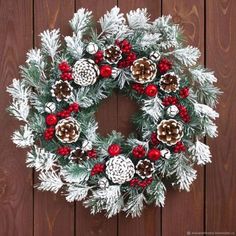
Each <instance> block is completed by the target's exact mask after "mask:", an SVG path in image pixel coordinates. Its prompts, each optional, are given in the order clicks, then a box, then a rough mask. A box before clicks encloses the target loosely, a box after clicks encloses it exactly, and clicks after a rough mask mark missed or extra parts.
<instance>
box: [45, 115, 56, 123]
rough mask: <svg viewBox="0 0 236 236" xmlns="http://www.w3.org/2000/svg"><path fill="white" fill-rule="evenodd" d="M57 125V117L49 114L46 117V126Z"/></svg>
mask: <svg viewBox="0 0 236 236" xmlns="http://www.w3.org/2000/svg"><path fill="white" fill-rule="evenodd" d="M56 123H57V117H56V115H54V114H49V115H47V116H46V124H47V125H55V124H56Z"/></svg>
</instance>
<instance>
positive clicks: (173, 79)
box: [159, 73, 180, 93]
mask: <svg viewBox="0 0 236 236" xmlns="http://www.w3.org/2000/svg"><path fill="white" fill-rule="evenodd" d="M179 80H180V79H179V77H178V76H177V75H175V73H168V74H165V75H162V76H161V79H160V82H159V83H160V88H161V89H162V90H163V91H165V92H166V93H170V92H175V91H176V90H178V89H179Z"/></svg>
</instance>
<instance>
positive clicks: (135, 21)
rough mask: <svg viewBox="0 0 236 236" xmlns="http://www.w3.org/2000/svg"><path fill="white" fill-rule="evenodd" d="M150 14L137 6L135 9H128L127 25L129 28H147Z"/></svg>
mask: <svg viewBox="0 0 236 236" xmlns="http://www.w3.org/2000/svg"><path fill="white" fill-rule="evenodd" d="M149 19H150V16H149V15H148V12H147V9H146V8H144V9H140V8H138V9H137V10H135V11H130V12H129V13H128V14H127V21H128V25H129V27H130V28H131V29H134V30H135V29H147V27H148V21H149Z"/></svg>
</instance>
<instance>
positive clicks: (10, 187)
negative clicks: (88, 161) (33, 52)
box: [0, 0, 236, 236]
mask: <svg viewBox="0 0 236 236" xmlns="http://www.w3.org/2000/svg"><path fill="white" fill-rule="evenodd" d="M116 4H117V5H118V6H119V7H120V8H121V9H122V11H124V12H126V11H129V10H130V9H135V8H138V7H146V8H148V10H149V12H150V13H151V14H152V17H153V18H154V17H157V16H160V15H161V14H171V15H173V18H174V21H175V22H177V23H180V24H181V25H182V26H183V27H184V29H185V32H186V35H187V39H188V41H189V43H191V44H193V45H195V46H197V47H199V48H200V50H201V52H202V57H201V62H202V63H203V64H205V65H206V66H207V67H210V68H211V69H213V70H215V71H216V75H217V77H218V78H219V82H218V86H220V87H221V89H222V90H223V91H224V95H223V96H222V97H221V99H220V105H219V106H218V111H219V112H220V115H221V117H220V119H219V120H218V124H219V126H220V128H219V137H218V139H216V140H214V141H211V140H209V141H208V140H207V142H209V144H210V145H211V148H212V151H213V163H212V164H210V165H208V166H207V167H206V168H198V179H197V181H196V182H195V183H194V184H193V186H192V189H191V192H190V193H186V192H178V191H174V190H172V189H169V191H168V193H167V201H166V206H165V207H164V208H155V207H153V206H151V207H147V208H146V209H145V211H144V212H143V215H142V217H140V218H136V219H131V218H125V216H124V215H122V214H121V215H119V216H117V217H113V218H112V219H109V220H107V219H106V218H105V217H104V216H102V215H97V216H90V214H89V211H88V210H87V209H84V208H83V207H82V206H81V205H80V204H78V203H75V204H73V203H72V204H69V203H67V202H65V200H64V198H63V197H61V196H58V195H54V194H52V193H46V192H39V191H37V190H35V189H33V188H32V186H33V184H34V181H35V180H34V179H35V176H34V173H33V172H32V170H30V169H27V168H26V167H25V164H24V161H25V153H26V152H25V151H22V150H18V149H16V148H15V147H14V145H13V144H12V143H11V141H10V135H11V134H12V132H13V130H14V128H16V127H17V123H16V122H15V121H13V119H10V118H9V116H8V115H7V114H6V113H5V108H6V106H7V104H8V103H9V98H8V96H7V94H6V93H5V87H6V86H7V85H9V84H10V83H11V80H12V78H14V77H17V78H18V77H19V74H18V66H19V65H20V64H22V63H24V61H25V53H26V51H27V49H29V48H31V47H34V46H38V45H39V39H38V35H39V33H40V32H41V31H43V30H44V29H47V28H54V27H60V28H61V32H62V34H63V35H66V34H70V29H69V26H68V24H67V22H68V20H69V19H70V18H72V15H73V13H74V12H75V10H76V9H78V8H80V7H86V8H89V9H90V10H93V11H94V15H95V17H96V18H98V17H99V16H101V14H103V13H104V12H105V11H106V10H108V9H110V8H111V7H112V6H114V5H116ZM235 27H236V1H235V0H118V1H117V0H0V76H1V83H0V86H1V92H0V114H1V116H0V131H1V138H0V150H1V152H0V236H30V235H34V236H48V235H50V236H75V235H76V236H93V235H96V236H154V235H155V236H160V235H163V236H173V235H176V236H182V235H204V234H203V233H201V232H204V231H205V232H208V233H211V235H234V234H236V221H235V215H236V175H235V166H236V148H235V147H234V144H235V140H236V111H235V108H236V106H235V101H236V93H235V92H234V89H235V88H236V77H235V74H236V66H235V65H234V64H235V61H236V30H235ZM234 73H235V74H234ZM233 102H234V103H233ZM135 109H136V106H135V105H134V104H133V103H131V102H130V100H129V99H127V98H125V97H121V96H118V95H114V96H112V97H111V98H110V99H108V100H107V101H106V102H105V103H104V104H103V105H102V106H101V108H100V110H99V112H98V115H97V117H98V121H99V123H100V131H101V132H102V133H103V134H106V133H107V132H108V131H111V130H112V129H116V130H119V131H121V132H123V133H124V134H128V133H129V132H130V131H131V130H132V125H131V124H130V123H129V122H128V119H129V118H130V117H131V115H132V113H133V112H134V111H135ZM214 233H215V234H214Z"/></svg>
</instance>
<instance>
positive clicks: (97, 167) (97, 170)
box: [90, 163, 105, 176]
mask: <svg viewBox="0 0 236 236" xmlns="http://www.w3.org/2000/svg"><path fill="white" fill-rule="evenodd" d="M104 170H105V165H104V164H103V163H97V164H95V165H94V166H93V168H92V170H91V173H90V174H91V176H94V175H97V174H100V173H102V172H103V171H104Z"/></svg>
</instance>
